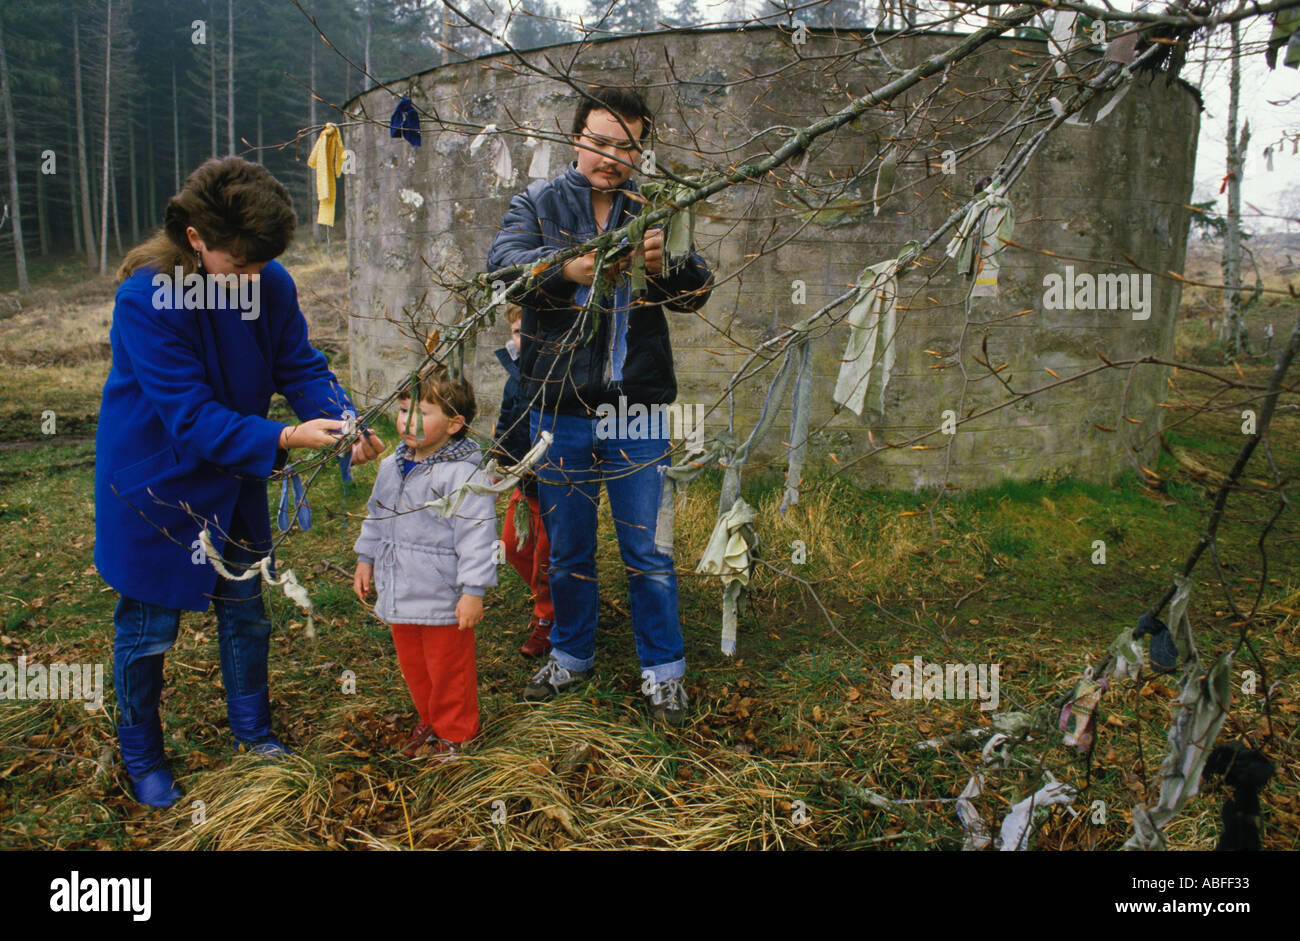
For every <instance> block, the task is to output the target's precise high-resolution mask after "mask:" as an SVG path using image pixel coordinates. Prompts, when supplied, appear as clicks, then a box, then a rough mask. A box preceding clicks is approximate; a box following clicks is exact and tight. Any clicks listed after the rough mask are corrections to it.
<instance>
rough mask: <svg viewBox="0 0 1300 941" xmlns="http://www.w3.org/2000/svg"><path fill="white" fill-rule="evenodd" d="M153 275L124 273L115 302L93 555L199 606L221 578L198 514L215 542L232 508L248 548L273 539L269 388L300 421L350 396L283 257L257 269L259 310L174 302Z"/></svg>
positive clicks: (121, 583) (328, 413) (104, 571)
mask: <svg viewBox="0 0 1300 941" xmlns="http://www.w3.org/2000/svg"><path fill="white" fill-rule="evenodd" d="M153 277H154V272H153V271H151V270H148V269H144V270H141V271H137V272H136V273H135V274H134V275H132V276H131V277H130V278H127V279H126V280H125V281H124V282H122V284H121V285H120V286H119V287H118V289H117V298H116V303H115V306H114V308H113V326H112V330H111V331H110V333H109V340H110V343H111V345H112V353H113V365H112V368H111V370H110V371H109V374H108V381H107V382H106V383H105V384H104V398H103V402H102V404H101V406H100V411H99V427H98V429H97V434H96V447H95V565H96V567H97V568H98V569H99V573H100V575H101V576H102V577H103V579H104V581H106V582H108V584H109V585H111V586H112V587H113V588H115V589H116V590H117V591H118V592H120V593H121V594H123V595H125V596H127V597H129V598H134V599H136V600H137V601H143V602H147V603H150V604H156V605H162V606H165V607H168V608H183V609H187V610H190V611H205V610H207V607H208V603H209V600H210V596H211V594H212V592H213V590H214V588H215V587H216V583H217V578H218V575H217V571H216V569H214V568H213V567H212V566H211V565H210V564H208V562H207V560H206V559H205V558H204V557H203V554H202V552H201V551H199V550H198V548H197V544H196V540H197V539H198V534H199V531H200V530H201V529H202V528H203V525H204V522H205V521H207V522H208V523H210V524H211V525H210V526H209V531H210V533H211V535H212V541H213V544H214V546H215V547H216V549H217V550H218V551H222V550H224V547H225V542H226V530H227V529H228V528H229V527H230V525H231V521H232V520H233V519H234V516H235V514H236V513H238V514H239V516H240V517H241V518H242V520H243V521H244V524H245V525H246V526H247V528H248V530H249V531H250V532H251V534H252V538H251V540H249V541H250V542H251V544H252V545H253V546H254V547H256V548H258V549H259V550H260V551H266V550H267V549H269V547H270V539H271V528H270V523H269V520H268V518H267V502H266V478H267V477H269V476H270V474H271V472H272V469H273V466H274V463H275V460H276V453H277V445H278V441H279V437H280V432H281V430H282V429H283V428H284V425H283V424H282V423H281V422H278V421H270V420H268V419H267V417H266V413H267V410H268V408H269V406H270V403H271V396H272V395H273V394H274V393H277V392H278V393H280V394H281V395H283V396H284V397H285V399H286V400H287V401H288V403H289V406H290V407H291V408H292V409H293V411H294V413H295V414H297V416H298V417H299V419H301V420H303V421H308V420H310V419H313V418H340V417H342V414H343V412H344V411H345V410H348V409H353V406H352V402H351V400H350V399H349V398H348V396H347V394H346V393H345V392H344V391H343V389H342V387H341V386H340V385H339V383H338V380H337V379H336V378H335V376H334V374H333V373H332V372H331V371H330V369H329V366H328V364H327V363H326V361H325V357H324V355H323V354H322V353H320V352H319V351H318V350H316V349H314V348H313V347H312V346H311V344H310V343H309V342H308V340H307V322H306V320H305V319H304V318H303V315H302V311H301V310H300V309H299V307H298V291H297V288H296V287H295V286H294V283H293V278H291V277H290V276H289V272H287V271H286V270H285V269H284V266H283V265H281V264H280V263H279V262H275V261H272V262H270V263H269V264H267V265H266V267H265V268H263V269H262V277H261V282H260V305H259V309H258V314H257V316H256V317H255V318H254V319H244V318H243V316H242V313H241V311H240V309H239V308H238V306H236V305H234V304H232V305H230V306H219V307H214V308H212V309H204V305H203V304H202V303H200V304H199V305H197V309H186V308H185V307H184V306H182V307H179V308H175V309H173V308H172V307H171V305H170V303H169V302H163V301H162V300H161V299H160V296H161V292H160V291H159V289H158V288H156V287H155V286H154V284H153ZM181 504H184V506H182V505H181ZM185 507H188V509H189V512H186V509H185ZM196 560H197V561H196Z"/></svg>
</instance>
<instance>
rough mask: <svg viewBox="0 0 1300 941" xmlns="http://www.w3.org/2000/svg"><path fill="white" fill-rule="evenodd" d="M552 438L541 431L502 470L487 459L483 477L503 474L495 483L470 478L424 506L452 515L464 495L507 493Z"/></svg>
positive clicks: (443, 514) (529, 468) (457, 508)
mask: <svg viewBox="0 0 1300 941" xmlns="http://www.w3.org/2000/svg"><path fill="white" fill-rule="evenodd" d="M554 439H555V436H554V435H552V434H551V433H550V432H549V431H543V432H542V433H541V434H540V435H538V437H537V443H536V444H534V445H533V446H532V448H531V449H530V450H529V451H528V453H527V454H525V455H524V457H523V460H521V461H520V462H519V463H518V464H515V465H513V466H512V467H507V468H505V469H504V470H500V469H498V468H497V462H496V459H495V458H493V459H492V460H490V461H488V462H487V466H486V467H484V468H483V477H484V478H487V479H491V478H492V477H494V476H496V475H497V474H498V473H501V474H504V475H505V476H504V477H502V478H501V479H500V480H498V481H497V482H496V483H494V484H490V483H484V482H483V481H480V480H475V479H474V478H470V479H469V480H467V481H465V482H464V483H463V484H461V485H460V486H459V487H457V488H456V489H455V490H453V491H452V492H451V493H449V494H447V495H446V496H445V497H439V498H438V499H437V500H430V501H429V502H427V503H426V504H425V506H431V507H433V508H434V509H435V510H437V511H438V513H439V514H441V515H442V516H454V515H455V513H456V511H457V510H459V509H460V505H461V504H462V503H464V502H465V497H466V496H468V495H469V494H471V493H477V494H479V495H482V494H486V493H493V494H496V495H498V496H500V495H501V494H503V493H509V492H510V491H511V490H514V489H515V487H516V486H518V484H519V478H520V477H522V476H523V475H524V474H525V473H526V472H528V471H529V470H532V467H533V465H534V464H536V463H537V462H538V461H540V460H541V459H542V455H543V454H545V453H546V449H547V448H549V447H550V446H551V442H552V441H553V440H554Z"/></svg>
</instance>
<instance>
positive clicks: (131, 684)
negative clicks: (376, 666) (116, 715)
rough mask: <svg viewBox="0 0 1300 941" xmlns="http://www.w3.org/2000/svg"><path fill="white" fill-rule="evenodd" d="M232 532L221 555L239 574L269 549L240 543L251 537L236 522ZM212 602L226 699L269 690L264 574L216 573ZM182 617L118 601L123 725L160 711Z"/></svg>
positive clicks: (116, 646) (116, 654)
mask: <svg viewBox="0 0 1300 941" xmlns="http://www.w3.org/2000/svg"><path fill="white" fill-rule="evenodd" d="M236 519H237V520H238V517H237V518H236ZM230 536H231V538H230V541H229V542H227V543H226V547H225V551H224V552H223V553H222V555H223V558H224V559H225V561H226V567H227V568H228V569H230V571H231V572H232V573H234V574H241V573H242V572H243V571H244V570H245V569H246V568H247V567H248V566H249V565H250V564H251V563H253V562H256V561H257V560H258V559H260V558H262V556H264V555H265V554H266V553H265V552H261V553H258V552H254V551H250V550H249V549H247V548H244V547H243V546H241V545H237V542H247V541H248V538H249V537H248V533H247V531H246V530H245V529H244V527H243V526H242V525H241V523H239V522H238V521H237V522H236V523H235V525H234V526H232V528H231V533H230ZM204 564H205V565H206V564H209V563H207V562H206V561H205V562H204ZM212 603H213V606H214V607H215V608H216V611H217V645H218V647H219V649H220V653H221V680H222V682H223V683H224V684H225V687H226V696H227V698H230V699H234V698H237V697H239V696H247V695H249V694H250V693H256V692H259V691H261V690H264V689H266V688H267V680H266V660H267V650H268V648H269V647H270V642H271V622H270V620H268V619H267V616H266V607H265V605H264V604H263V603H262V576H261V575H260V574H259V575H255V576H253V577H252V578H249V579H246V580H244V581H242V582H232V581H229V580H228V579H225V578H221V577H218V578H217V587H216V591H215V593H214V596H213V599H212ZM180 617H181V612H180V610H179V609H177V608H166V607H163V606H161V605H156V604H149V603H148V602H144V601H136V600H135V599H134V598H128V597H126V596H125V595H123V596H122V599H121V600H120V601H118V603H117V610H116V611H115V612H114V614H113V625H114V627H115V628H116V636H115V637H114V640H113V688H114V689H115V690H116V691H117V703H118V707H119V708H120V710H121V717H120V719H119V722H118V724H119V725H137V724H138V723H140V722H143V721H144V720H145V719H147V718H149V717H150V716H151V715H153V714H154V713H156V712H157V711H158V702H159V699H160V698H161V696H162V687H163V654H165V653H166V652H167V650H168V649H169V648H170V647H171V646H172V644H174V643H175V642H176V635H177V631H178V629H179V627H180Z"/></svg>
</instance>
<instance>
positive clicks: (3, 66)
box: [0, 28, 29, 291]
mask: <svg viewBox="0 0 1300 941" xmlns="http://www.w3.org/2000/svg"><path fill="white" fill-rule="evenodd" d="M0 105H3V108H4V119H5V151H6V152H7V153H8V155H9V212H10V218H11V219H12V220H13V227H14V267H15V268H16V269H17V271H18V290H20V291H26V290H27V288H28V286H29V285H28V283H27V256H26V254H24V252H23V214H22V212H20V211H19V207H18V157H17V153H16V151H15V148H14V109H13V104H12V102H11V101H10V100H9V65H8V63H7V62H6V61H5V43H4V32H3V29H2V28H0Z"/></svg>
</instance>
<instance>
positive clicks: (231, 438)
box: [95, 157, 384, 807]
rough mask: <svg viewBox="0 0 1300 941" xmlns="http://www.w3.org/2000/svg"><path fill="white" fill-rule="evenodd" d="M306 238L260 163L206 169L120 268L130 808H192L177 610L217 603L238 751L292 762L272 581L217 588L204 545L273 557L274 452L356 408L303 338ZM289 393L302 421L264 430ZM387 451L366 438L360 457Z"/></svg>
mask: <svg viewBox="0 0 1300 941" xmlns="http://www.w3.org/2000/svg"><path fill="white" fill-rule="evenodd" d="M296 225H297V217H296V215H295V214H294V211H293V206H292V203H291V201H290V198H289V194H288V192H287V191H286V190H285V188H284V187H283V186H282V185H281V184H280V183H279V182H278V181H277V180H276V179H275V178H274V177H273V176H272V175H271V174H270V173H269V172H268V171H267V170H266V169H265V168H264V167H261V166H259V165H258V164H254V163H249V162H248V161H246V160H243V159H241V158H239V157H226V158H223V159H213V160H208V161H207V162H205V163H204V164H203V165H202V166H200V167H199V168H198V169H197V170H195V171H194V172H193V173H192V174H190V176H189V177H188V178H187V179H186V181H185V185H184V186H182V187H181V191H180V192H179V193H177V194H176V195H175V196H173V197H172V198H171V199H170V200H169V201H168V203H167V210H166V214H165V217H164V223H163V228H162V229H161V230H160V231H159V232H157V233H156V234H155V235H154V236H153V237H152V238H150V239H148V240H147V241H145V242H144V243H142V244H141V245H139V246H137V247H136V248H134V249H132V250H131V251H130V252H129V253H128V254H127V256H126V259H125V260H124V261H123V263H122V267H121V268H120V269H119V270H118V277H119V279H120V280H121V282H122V283H121V285H120V286H119V287H118V290H117V297H116V303H115V306H114V309H113V326H112V331H111V333H110V341H111V344H112V352H113V364H112V369H111V370H110V372H109V375H108V381H107V382H106V383H105V384H104V398H103V404H102V406H101V408H100V413H99V428H98V434H97V440H96V459H95V565H96V566H97V567H98V569H99V572H100V575H101V576H102V577H103V578H104V580H105V581H106V582H108V584H109V585H110V586H112V587H113V588H114V589H116V590H117V591H118V592H119V593H120V595H121V600H120V601H119V602H118V605H117V609H116V611H115V614H114V625H115V627H116V637H115V640H114V644H113V683H114V688H115V689H116V692H117V700H118V705H119V708H120V710H121V717H120V724H119V725H118V730H117V731H118V741H119V743H120V745H121V749H122V761H123V764H124V765H125V767H126V770H127V773H128V774H129V776H130V778H131V782H132V785H133V786H134V789H135V796H136V799H137V800H139V801H140V802H141V803H144V804H148V805H150V806H155V807H167V806H170V805H171V804H173V803H175V801H176V800H178V799H179V798H180V796H181V793H180V791H179V790H178V789H177V788H176V785H175V782H174V780H173V778H172V775H171V771H170V770H169V769H168V767H167V764H166V759H165V755H164V753H163V739H162V724H161V720H160V718H159V714H158V705H159V698H160V694H161V693H162V686H163V654H164V652H165V651H166V650H167V649H168V648H169V647H171V645H172V644H173V643H174V642H175V640H176V634H177V628H178V626H179V621H180V612H181V610H189V611H206V610H207V608H208V603H209V600H211V601H212V603H213V604H214V606H215V608H216V613H217V624H218V646H219V648H220V655H221V676H222V681H223V683H224V685H225V689H226V705H227V712H228V715H229V718H230V728H231V731H232V732H233V733H234V735H235V738H236V739H237V740H238V741H240V742H241V743H243V744H244V745H246V746H248V747H249V748H251V749H254V750H256V751H259V752H262V753H266V754H276V753H279V752H283V751H284V746H283V745H282V744H281V743H280V741H279V739H277V738H276V736H275V735H274V733H272V731H271V713H270V697H269V692H268V688H267V649H268V646H269V640H270V631H271V624H270V622H269V621H268V620H267V617H266V611H265V608H264V606H263V603H262V590H261V589H262V585H261V577H260V575H259V576H255V577H253V578H250V579H247V580H245V581H228V580H226V579H224V578H221V577H220V576H219V575H218V573H217V570H216V569H215V568H214V567H213V566H212V565H211V564H210V563H209V561H208V559H207V558H206V557H205V556H204V553H203V552H202V551H201V550H200V549H199V547H198V542H197V540H198V536H199V532H200V531H201V530H203V529H204V528H205V527H206V528H207V529H208V531H209V533H210V535H211V539H212V543H213V545H214V547H215V548H216V550H217V551H218V552H219V553H221V555H222V557H223V559H224V560H225V563H226V565H227V567H229V568H231V569H234V570H236V571H243V570H245V569H246V568H247V567H248V566H249V565H250V564H254V563H256V562H257V561H258V560H259V559H261V558H263V557H265V556H266V555H267V553H268V552H269V551H270V545H271V531H270V524H269V522H268V519H267V500H266V481H267V478H268V477H270V476H271V474H272V472H273V470H274V468H275V467H276V465H277V455H278V454H280V452H282V451H286V452H287V451H288V450H289V449H291V448H308V449H311V448H320V447H324V446H326V445H329V444H331V443H333V442H334V441H336V440H337V437H336V435H337V432H338V429H340V428H342V427H343V425H344V422H343V421H342V416H343V414H344V412H345V411H348V410H352V403H351V401H350V400H349V398H348V396H347V394H346V393H345V392H344V391H343V389H342V387H341V386H340V385H339V382H338V380H337V379H336V378H335V376H334V374H333V373H332V372H331V371H330V369H329V366H328V365H327V363H326V361H325V357H324V356H323V355H322V354H321V353H320V352H319V351H317V350H316V349H314V348H313V347H312V346H311V344H310V343H309V342H308V339H307V323H306V321H305V319H304V318H303V315H302V311H301V310H300V309H299V307H298V296H297V290H296V288H295V287H294V283H293V279H292V278H291V277H290V276H289V273H288V272H287V271H285V269H284V267H283V266H282V265H280V264H279V263H278V262H276V261H273V260H272V259H274V258H275V257H276V256H278V255H279V254H281V253H282V252H283V251H284V250H285V248H286V247H287V246H288V244H289V242H290V240H291V239H292V238H293V233H294V229H295V227H296ZM232 275H233V276H235V277H229V276H232ZM248 276H253V277H248ZM259 276H260V277H259ZM277 392H278V393H280V394H281V395H283V396H284V397H285V399H287V400H288V403H289V405H290V407H291V408H292V409H293V411H294V412H295V414H297V416H298V417H299V419H301V420H302V424H300V425H284V424H282V423H280V422H277V421H271V420H269V419H267V417H266V414H267V410H268V407H269V406H270V402H271V396H272V395H273V394H275V393H277ZM354 414H355V412H354ZM383 450H384V445H383V442H382V441H380V440H379V439H378V438H377V437H374V436H370V437H369V438H368V439H364V440H362V441H361V442H359V443H358V444H357V445H355V446H354V448H353V451H352V461H353V463H355V464H361V463H364V462H366V461H368V460H371V459H372V458H374V457H377V456H378V455H380V454H382V453H383Z"/></svg>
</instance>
